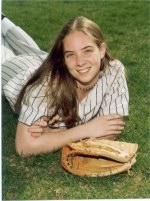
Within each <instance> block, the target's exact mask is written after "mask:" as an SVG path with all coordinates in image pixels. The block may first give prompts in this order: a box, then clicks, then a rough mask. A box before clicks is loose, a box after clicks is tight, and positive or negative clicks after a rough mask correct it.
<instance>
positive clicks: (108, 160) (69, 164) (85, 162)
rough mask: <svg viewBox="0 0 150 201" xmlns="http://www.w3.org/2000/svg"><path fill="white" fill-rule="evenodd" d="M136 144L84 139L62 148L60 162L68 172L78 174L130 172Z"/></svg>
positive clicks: (99, 174) (94, 175) (133, 161)
mask: <svg viewBox="0 0 150 201" xmlns="http://www.w3.org/2000/svg"><path fill="white" fill-rule="evenodd" d="M137 150H138V144H133V143H127V142H121V141H113V140H104V139H103V140H102V139H86V140H82V141H79V142H76V143H69V144H68V145H66V146H64V147H63V148H62V157H61V164H62V166H63V167H64V168H65V169H66V170H67V171H68V172H70V173H72V174H75V175H80V176H91V177H96V176H107V175H114V174H118V173H122V172H128V173H130V169H131V167H132V165H133V164H134V163H135V162H136V152H137Z"/></svg>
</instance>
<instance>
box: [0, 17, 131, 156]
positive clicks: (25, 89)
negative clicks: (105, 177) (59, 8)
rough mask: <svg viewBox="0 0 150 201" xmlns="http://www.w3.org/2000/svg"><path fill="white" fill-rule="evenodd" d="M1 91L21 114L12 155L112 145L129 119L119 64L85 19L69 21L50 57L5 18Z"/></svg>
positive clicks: (89, 22)
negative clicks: (102, 142)
mask: <svg viewBox="0 0 150 201" xmlns="http://www.w3.org/2000/svg"><path fill="white" fill-rule="evenodd" d="M2 34H3V40H4V41H5V42H7V43H8V44H7V46H8V45H9V48H7V49H9V51H10V52H13V53H12V54H11V56H9V55H8V54H7V53H6V52H7V51H6V45H4V52H5V56H4V59H2V77H3V78H4V79H3V85H4V87H3V90H4V93H5V96H6V98H7V100H8V101H9V103H10V106H11V107H12V109H13V110H14V111H15V112H16V113H18V114H19V119H18V126H17V131H16V151H17V152H18V154H20V155H23V156H28V155H35V154H40V153H47V152H52V151H54V150H58V149H60V148H61V147H62V146H64V145H65V144H67V143H69V142H76V141H79V140H81V139H85V138H90V137H96V138H97V137H98V138H108V139H115V138H116V136H118V135H119V134H120V133H121V131H122V130H123V129H124V125H125V122H124V120H123V117H124V116H126V115H128V102H129V96H128V88H127V84H126V79H125V72H124V66H123V64H122V63H121V62H120V61H118V60H117V59H115V58H113V57H112V56H111V55H110V53H109V52H108V49H107V45H106V43H105V42H104V40H103V37H102V33H101V31H100V28H99V27H98V26H97V24H95V23H94V22H92V21H91V20H89V19H87V18H85V17H77V18H75V19H71V20H69V21H68V22H67V23H66V24H65V25H64V27H63V28H62V30H61V31H60V33H59V35H58V37H57V39H56V41H55V43H54V45H53V47H52V49H51V52H50V53H49V54H47V53H45V52H43V51H41V50H40V49H39V48H38V46H37V45H36V44H35V42H34V41H33V40H32V39H31V38H30V37H29V36H28V35H27V34H26V33H25V32H24V31H23V30H21V29H20V28H19V27H16V26H15V25H14V24H13V23H12V22H11V21H10V20H8V19H7V18H6V17H5V18H4V19H3V20H2Z"/></svg>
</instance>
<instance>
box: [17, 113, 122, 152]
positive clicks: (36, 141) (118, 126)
mask: <svg viewBox="0 0 150 201" xmlns="http://www.w3.org/2000/svg"><path fill="white" fill-rule="evenodd" d="M123 129H124V121H123V119H122V117H120V116H118V115H112V116H110V115H108V116H104V117H98V118H95V119H93V120H91V121H89V122H88V123H85V124H83V125H78V126H76V127H74V128H70V129H66V130H62V131H53V130H51V131H50V132H48V131H47V132H44V133H43V134H41V135H40V136H39V137H33V136H32V131H31V130H30V126H27V125H24V124H23V123H21V122H20V123H18V127H17V133H16V150H17V152H18V153H19V154H20V155H36V154H40V153H47V152H53V151H55V150H58V149H60V148H61V147H63V146H64V145H65V144H67V143H69V142H76V141H79V140H81V139H85V138H90V137H95V138H97V137H98V138H108V139H114V137H115V136H118V135H119V134H120V133H121V131H122V130H123ZM112 137H113V138H112Z"/></svg>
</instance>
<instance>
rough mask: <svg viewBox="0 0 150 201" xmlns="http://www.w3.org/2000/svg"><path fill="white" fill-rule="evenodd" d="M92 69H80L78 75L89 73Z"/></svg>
mask: <svg viewBox="0 0 150 201" xmlns="http://www.w3.org/2000/svg"><path fill="white" fill-rule="evenodd" d="M90 68H91V67H88V68H84V69H79V70H77V72H78V73H87V72H88V71H89V70H90Z"/></svg>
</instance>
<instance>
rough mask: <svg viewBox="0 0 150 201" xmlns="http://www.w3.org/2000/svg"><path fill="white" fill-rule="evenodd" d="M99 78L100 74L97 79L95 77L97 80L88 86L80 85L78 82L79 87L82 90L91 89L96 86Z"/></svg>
mask: <svg viewBox="0 0 150 201" xmlns="http://www.w3.org/2000/svg"><path fill="white" fill-rule="evenodd" d="M99 78H100V75H98V77H97V79H95V81H94V82H93V83H92V84H90V85H88V86H80V85H78V84H77V89H78V90H80V91H89V90H91V89H93V88H94V86H95V85H96V84H97V82H98V80H99Z"/></svg>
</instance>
